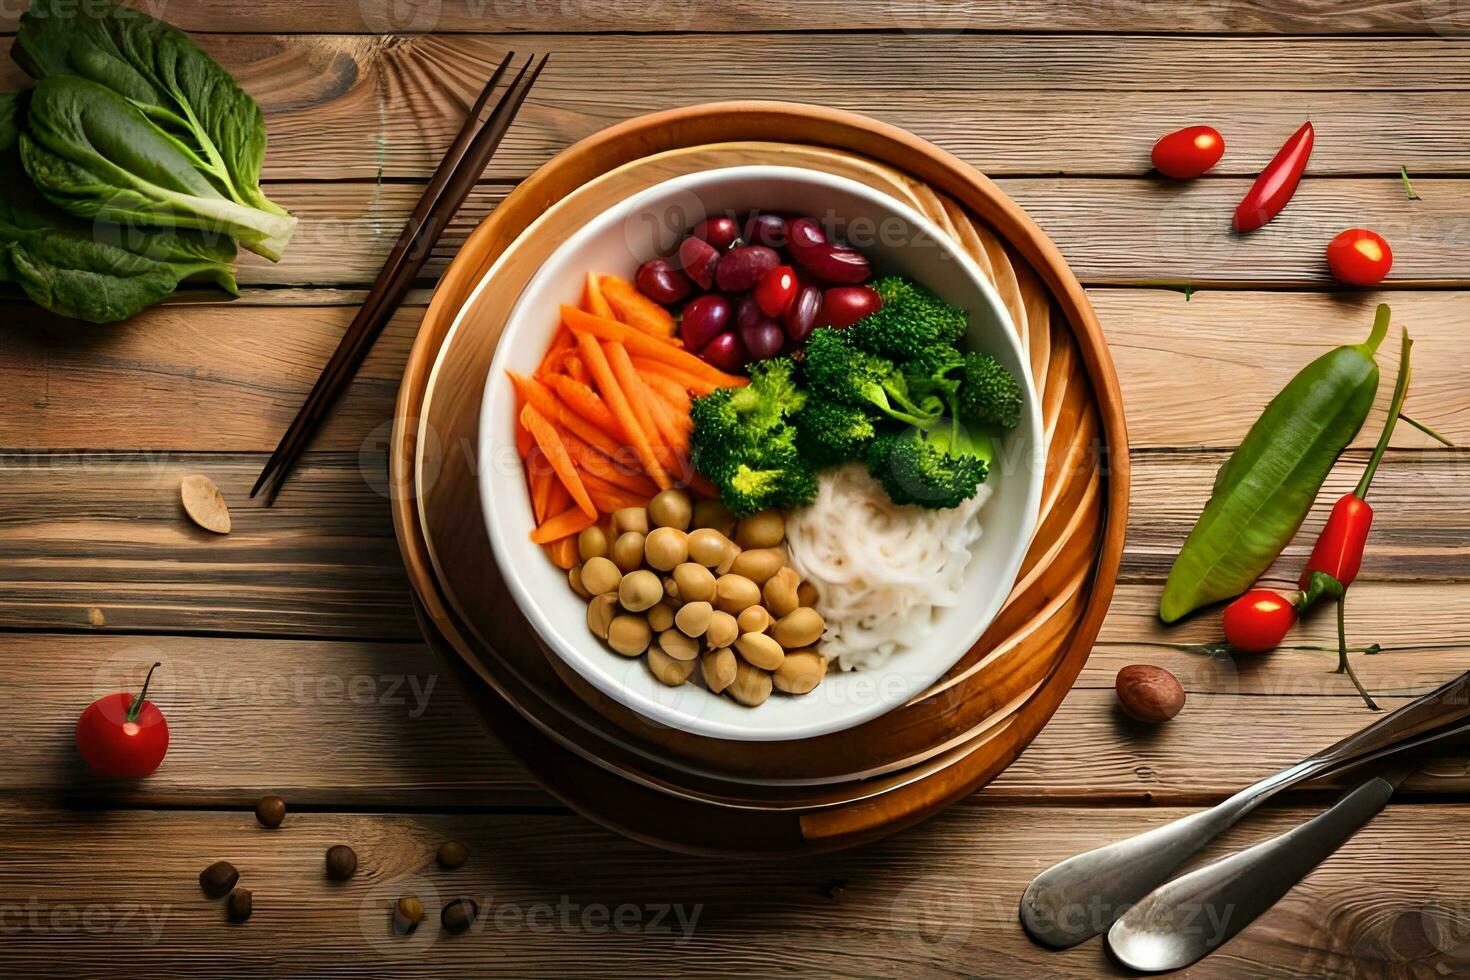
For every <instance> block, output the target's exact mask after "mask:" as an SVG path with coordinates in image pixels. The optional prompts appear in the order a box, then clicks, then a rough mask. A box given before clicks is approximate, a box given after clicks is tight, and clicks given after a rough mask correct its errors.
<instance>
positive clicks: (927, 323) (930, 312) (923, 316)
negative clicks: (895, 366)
mask: <svg viewBox="0 0 1470 980" xmlns="http://www.w3.org/2000/svg"><path fill="white" fill-rule="evenodd" d="M873 289H874V290H875V291H876V292H877V293H878V296H879V297H880V298H881V299H882V300H883V305H882V306H881V307H880V308H879V309H878V310H877V311H876V312H874V313H870V314H868V315H867V316H865V317H863V318H862V319H861V320H859V321H858V322H857V323H854V324H853V325H852V326H851V327H849V328H848V332H849V333H850V334H851V335H852V342H853V344H854V345H855V346H856V347H858V348H859V349H861V350H865V351H868V352H870V353H873V354H881V355H883V356H884V357H893V358H897V359H899V360H907V359H908V358H911V357H918V356H919V355H920V354H922V353H923V352H924V351H925V350H927V349H929V348H931V347H936V346H946V347H953V346H954V345H955V344H958V343H959V342H960V339H961V338H962V337H964V335H965V311H964V310H961V309H960V308H959V307H957V306H951V305H950V304H948V303H946V302H944V301H943V300H941V299H940V298H939V297H937V296H935V295H934V294H933V293H931V292H929V290H927V289H925V288H924V287H923V286H920V285H919V284H918V283H915V282H911V281H910V280H908V279H903V278H900V277H898V276H887V277H885V278H883V279H879V280H878V281H877V282H875V283H873Z"/></svg>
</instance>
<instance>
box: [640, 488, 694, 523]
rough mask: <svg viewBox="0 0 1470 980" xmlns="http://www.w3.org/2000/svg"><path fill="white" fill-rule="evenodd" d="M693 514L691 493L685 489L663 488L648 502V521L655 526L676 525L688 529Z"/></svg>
mask: <svg viewBox="0 0 1470 980" xmlns="http://www.w3.org/2000/svg"><path fill="white" fill-rule="evenodd" d="M691 516H693V505H692V504H690V502H689V494H687V493H685V492H684V491H683V490H677V489H670V490H661V491H659V492H658V493H657V494H656V495H655V496H654V498H653V499H652V500H650V501H649V502H648V521H649V523H650V524H652V525H653V526H654V527H675V528H678V529H679V530H681V531H687V530H689V519H690V517H691Z"/></svg>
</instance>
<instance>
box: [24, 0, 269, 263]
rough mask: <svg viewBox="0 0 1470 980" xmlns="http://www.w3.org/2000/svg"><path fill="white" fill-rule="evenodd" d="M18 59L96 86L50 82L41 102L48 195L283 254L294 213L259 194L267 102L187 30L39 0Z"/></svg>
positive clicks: (110, 10)
mask: <svg viewBox="0 0 1470 980" xmlns="http://www.w3.org/2000/svg"><path fill="white" fill-rule="evenodd" d="M12 56H13V57H14V58H15V60H16V61H17V62H18V63H19V64H20V65H21V67H22V68H24V69H25V70H26V71H27V72H28V73H29V74H30V75H31V76H32V77H34V78H37V79H43V80H56V79H60V78H63V77H66V76H75V77H77V78H79V79H85V80H87V81H90V82H91V83H93V86H94V88H90V89H89V88H88V87H86V86H65V87H53V91H52V92H49V93H47V95H46V96H45V97H44V98H42V99H41V103H42V104H38V105H37V106H36V109H35V116H36V119H37V121H39V122H42V123H44V126H43V127H41V129H40V131H38V132H36V133H35V134H34V136H35V142H36V144H38V146H39V147H44V149H45V150H46V151H47V153H46V154H42V153H40V152H39V150H33V151H31V152H30V154H29V156H28V159H27V163H26V165H27V170H28V171H29V172H30V173H31V174H32V177H33V178H35V177H36V173H37V171H38V170H40V171H41V172H43V173H44V174H45V175H46V176H47V178H48V181H49V183H48V185H45V186H43V187H42V189H43V191H45V192H46V193H47V196H48V197H51V198H52V200H56V201H57V202H58V203H60V204H62V206H63V207H66V208H67V209H68V210H71V211H73V212H74V213H77V214H81V215H83V216H87V217H90V216H93V215H101V216H103V217H107V218H109V219H110V220H117V221H121V222H123V223H129V222H135V221H143V222H146V223H149V224H163V225H168V226H174V227H193V228H203V229H208V230H216V231H224V232H227V233H229V234H231V235H235V236H236V237H238V238H239V239H240V240H241V242H242V243H244V244H245V246H246V247H247V248H249V249H251V251H255V252H259V253H260V254H261V255H264V256H266V257H267V258H270V259H272V260H275V259H278V258H280V255H281V251H282V250H283V249H284V248H285V246H286V243H287V242H288V241H289V240H290V237H291V233H292V231H293V229H294V227H295V224H296V219H295V218H293V217H291V216H290V215H289V214H288V213H287V212H286V211H285V209H283V208H281V207H280V206H279V205H277V204H275V203H274V202H272V201H270V200H269V199H268V198H267V197H266V196H265V195H264V194H263V193H262V192H261V189H260V168H261V164H262V162H263V160H264V158H265V146H266V131H265V122H264V119H263V117H262V115H261V112H260V107H259V106H258V105H257V104H256V103H255V100H254V99H252V98H251V97H250V96H249V95H247V94H246V93H245V92H244V91H243V90H242V89H241V88H240V87H239V85H237V84H236V83H235V80H234V79H233V78H232V77H231V76H230V74H229V72H227V71H225V70H224V69H223V68H222V67H220V65H219V64H218V63H217V62H216V61H215V60H214V59H213V58H211V57H209V55H207V54H205V53H204V51H202V50H201V49H200V48H199V47H198V45H196V44H195V43H194V42H193V41H192V40H191V39H190V38H189V37H188V35H186V34H184V33H183V32H182V31H179V30H176V29H175V28H173V27H170V26H169V25H167V24H165V23H163V22H162V21H159V20H156V19H154V18H152V17H149V16H147V15H146V14H143V13H140V12H139V11H136V10H132V9H131V8H128V7H124V6H122V5H121V4H116V3H111V2H107V0H94V2H90V3H87V4H82V5H80V6H78V5H77V4H75V3H73V2H71V0H34V2H33V3H32V5H31V9H30V10H29V12H27V13H26V15H25V16H23V17H22V18H21V20H20V26H19V29H18V32H17V35H16V39H15V44H14V46H13V48H12ZM46 87H47V83H46V82H43V83H42V85H41V86H39V88H40V89H45V88H46ZM97 88H101V89H105V90H107V91H109V92H110V93H112V94H114V95H115V96H116V97H117V98H118V99H121V100H125V101H126V103H127V104H128V105H130V106H131V107H132V108H133V109H135V110H136V111H137V114H138V116H139V117H141V121H142V122H143V123H146V124H147V125H148V126H149V127H151V128H152V129H153V130H154V133H153V134H152V135H144V130H143V128H142V127H141V126H140V125H139V119H137V118H134V117H132V116H130V115H129V114H127V113H123V112H121V111H119V110H118V109H117V107H116V106H114V105H112V104H111V100H107V99H103V98H102V97H100V96H98V95H97V94H96V89H97ZM93 101H95V102H96V103H97V104H95V105H93V104H91V103H92V102H93ZM33 126H34V124H33ZM67 164H69V165H70V166H67ZM185 169H187V170H190V171H192V173H185V172H184V171H185ZM41 183H42V182H41V181H40V180H39V179H38V180H37V184H38V185H41Z"/></svg>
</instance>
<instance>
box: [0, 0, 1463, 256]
mask: <svg viewBox="0 0 1470 980" xmlns="http://www.w3.org/2000/svg"><path fill="white" fill-rule="evenodd" d="M596 2H597V0H594V5H596ZM671 2H672V3H673V5H674V6H686V7H689V8H690V9H694V8H693V7H692V5H691V3H690V0H671ZM1075 2H1076V3H1078V4H1079V5H1081V4H1085V5H1087V6H1089V7H1090V8H1092V13H1093V14H1095V15H1098V16H1101V17H1104V18H1105V17H1106V11H1108V10H1110V9H1111V4H1109V3H1097V2H1095V0H1093V2H1089V0H1075ZM1223 2H1225V3H1237V2H1238V0H1223ZM507 3H508V4H510V5H512V6H514V5H515V0H497V3H496V6H504V5H506V4H507ZM1262 5H1263V6H1264V4H1262ZM1445 5H1448V3H1446V4H1445ZM311 6H312V5H306V6H305V8H304V9H310V8H311ZM401 6H402V7H403V8H404V9H405V10H409V11H421V10H423V9H424V8H425V7H426V6H433V5H425V4H418V5H413V4H403V5H401ZM535 6H536V7H538V8H551V7H563V8H564V7H566V5H561V4H541V3H537V4H535ZM582 6H584V5H582V4H579V5H578V7H579V8H580V7H582ZM640 6H641V5H638V4H622V5H621V8H622V9H624V10H629V11H632V10H635V9H639V8H640ZM668 6H669V4H662V5H659V7H660V8H661V9H667V8H668ZM713 6H721V9H722V10H724V9H725V8H724V7H723V5H710V4H703V5H699V6H698V8H697V9H698V11H699V12H700V14H701V16H702V15H704V14H706V13H708V12H709V11H710V10H711V8H712V7H713ZM861 6H863V7H866V8H871V7H872V5H871V4H868V5H861ZM901 7H902V9H904V10H910V11H915V12H918V13H920V14H922V11H924V10H929V9H932V4H926V5H916V4H904V5H901ZM348 9H355V8H352V7H351V5H349V8H348ZM853 17H854V12H853V11H852V10H850V9H849V10H845V11H844V12H843V14H842V15H841V16H840V17H836V18H834V19H832V20H830V21H828V22H827V23H825V24H823V25H822V26H823V27H824V28H829V29H830V28H831V27H833V26H839V25H840V26H843V27H848V26H853V27H856V26H859V24H857V23H853ZM857 17H858V20H859V21H861V15H857ZM1195 17H1196V14H1195V12H1194V10H1193V8H1191V12H1190V14H1189V15H1188V16H1187V17H1178V16H1171V17H1170V20H1171V21H1175V22H1177V21H1182V20H1188V21H1191V22H1193V21H1194V20H1195ZM1465 20H1466V24H1465V25H1464V26H1465V27H1466V28H1467V29H1470V16H1467V17H1465ZM757 23H758V21H757ZM693 26H700V25H697V24H696V25H693ZM315 29H316V30H329V29H330V28H326V27H321V28H315ZM585 29H587V28H584V27H582V26H578V27H577V28H575V29H574V30H576V31H582V30H585ZM1176 33H1177V32H1176V30H1175V28H1174V27H1173V26H1171V27H1170V28H1169V29H1168V34H1169V35H1171V36H1128V37H1112V38H1109V39H1108V41H1107V43H1098V42H1097V41H1096V40H1095V39H1091V38H1088V37H1079V36H1075V35H1019V36H1017V35H1009V36H1006V35H1000V36H997V35H970V36H953V35H944V34H938V35H936V34H928V33H912V34H900V35H897V36H885V37H881V38H875V37H873V36H872V35H868V34H847V35H842V34H822V35H811V34H804V33H784V34H768V35H758V36H750V35H743V36H720V35H708V34H706V35H693V36H690V35H679V34H667V35H652V36H646V37H628V36H620V37H614V38H606V37H595V36H586V35H583V34H579V33H572V34H560V35H557V34H533V35H525V36H518V37H513V38H508V37H453V36H427V37H393V38H388V39H384V38H378V37H369V36H364V37H344V36H340V35H325V36H323V35H298V36H286V37H281V36H270V35H243V36H242V35H230V36H224V35H201V36H200V37H199V40H200V42H201V43H202V44H203V45H204V47H205V48H206V49H207V50H209V51H210V52H211V53H212V54H214V55H215V56H216V57H217V58H218V59H219V60H220V61H221V62H222V63H223V64H224V65H225V66H226V67H227V68H228V69H230V71H232V72H233V73H234V74H235V75H236V76H237V77H238V78H239V80H240V82H241V84H242V85H244V87H245V88H246V89H247V90H248V91H249V92H250V93H251V94H252V95H254V96H255V97H256V98H257V99H258V100H259V101H260V102H261V104H262V107H263V108H264V110H265V113H266V120H267V123H268V126H269V130H270V151H269V152H268V153H267V155H266V167H265V176H266V178H267V179H268V180H272V181H280V180H309V181H320V180H322V179H323V178H330V179H334V180H341V179H358V180H377V179H380V178H384V177H387V178H416V179H425V178H427V176H428V174H429V173H430V172H432V170H433V168H434V167H435V166H436V165H437V164H438V162H439V160H440V159H441V157H442V156H443V153H444V150H445V149H446V148H447V146H448V145H449V142H450V140H451V139H452V137H453V135H454V133H455V132H456V131H457V130H458V129H459V126H460V124H461V121H462V119H463V114H464V112H465V110H466V109H467V107H468V106H469V105H470V103H471V102H472V101H473V100H474V97H475V95H476V94H477V93H478V91H479V89H480V87H481V86H482V85H483V84H484V79H485V78H487V77H488V76H489V74H490V72H491V70H492V69H493V66H494V65H495V64H497V63H498V62H499V60H500V59H501V58H502V57H503V56H504V54H505V52H506V50H507V49H508V48H515V49H517V50H519V51H521V52H523V53H524V52H529V51H537V52H542V51H547V52H550V53H551V55H552V60H551V64H550V67H549V68H548V70H547V72H546V74H545V75H544V76H543V77H542V79H541V80H540V81H539V82H538V84H537V88H536V91H535V92H534V93H533V95H532V97H531V99H530V100H529V101H528V103H527V104H526V106H525V108H524V109H523V110H522V112H521V113H520V115H519V117H518V118H517V121H516V124H515V126H514V127H513V128H512V130H511V131H510V133H509V134H508V135H507V138H506V141H505V143H504V145H503V146H502V147H501V149H500V151H499V153H498V154H497V156H496V160H495V161H494V163H493V164H492V166H491V168H490V170H489V171H488V176H489V177H490V178H492V179H495V180H501V181H505V180H516V179H519V178H522V177H524V176H526V175H527V174H529V173H530V172H531V171H532V170H534V169H535V168H536V167H538V166H540V165H541V164H542V163H543V162H544V161H545V160H546V159H547V158H548V157H550V156H551V155H553V154H554V153H557V152H559V151H560V150H562V149H563V148H565V147H566V146H569V145H570V144H571V143H573V142H575V141H576V140H578V139H581V138H582V137H584V136H587V135H590V134H591V133H594V132H596V131H598V130H600V129H602V128H604V127H606V126H609V125H611V124H613V123H615V122H618V121H621V120H623V119H626V118H628V117H629V116H634V115H639V114H642V113H646V112H653V111H657V110H660V109H667V108H672V107H675V106H681V105H693V104H697V103H700V102H710V101H720V100H724V99H729V98H732V97H752V98H768V99H783V100H787V101H797V102H820V103H822V104H825V105H831V106H834V107H837V108H843V109H850V110H853V111H856V112H863V113H870V114H876V115H878V116H879V117H881V118H882V119H884V120H885V121H888V122H892V123H895V124H897V125H900V126H903V127H906V128H908V129H911V130H912V131H914V132H915V133H918V134H919V135H922V136H924V137H926V138H928V139H931V140H933V141H934V142H936V143H938V144H940V145H941V146H943V147H944V148H946V149H948V150H951V151H952V152H954V153H956V154H958V155H959V156H961V157H962V158H964V159H965V160H967V161H969V162H971V163H973V164H974V165H976V166H977V167H979V168H981V169H982V170H984V171H986V172H988V173H991V174H997V175H1005V174H1048V173H1067V174H1131V175H1141V174H1144V173H1146V172H1147V171H1148V170H1149V169H1150V164H1149V162H1148V153H1149V149H1150V147H1151V146H1152V145H1153V142H1154V140H1155V139H1157V138H1158V137H1159V136H1160V135H1162V134H1163V133H1165V132H1168V131H1170V130H1172V129H1176V128H1178V127H1179V126H1182V125H1185V124H1188V123H1192V122H1209V123H1211V124H1213V125H1215V126H1216V127H1218V128H1219V129H1220V131H1221V132H1222V133H1224V134H1225V138H1226V140H1227V142H1228V144H1229V152H1227V154H1226V155H1225V158H1224V159H1223V160H1222V161H1221V163H1220V164H1219V166H1218V168H1217V171H1216V173H1217V174H1230V175H1237V176H1239V175H1248V174H1254V173H1255V172H1256V171H1257V170H1259V169H1260V167H1261V166H1263V165H1264V164H1265V162H1266V161H1267V160H1269V159H1270V158H1271V156H1272V155H1273V154H1274V153H1275V151H1276V149H1277V148H1278V147H1279V146H1280V145H1281V142H1282V141H1283V140H1284V139H1285V138H1286V137H1287V136H1288V135H1289V134H1290V133H1291V132H1292V131H1294V130H1295V129H1296V128H1297V127H1298V126H1300V125H1301V122H1302V120H1304V119H1308V118H1310V119H1312V120H1313V121H1314V123H1315V125H1316V126H1317V129H1318V132H1319V134H1320V139H1319V141H1318V144H1317V146H1316V148H1315V150H1314V154H1313V157H1312V172H1313V173H1314V174H1339V175H1343V174H1352V175H1363V174H1379V175H1383V176H1395V175H1397V173H1398V168H1399V167H1400V166H1406V167H1408V168H1409V170H1410V172H1411V173H1424V174H1430V173H1438V174H1451V173H1460V174H1464V173H1467V172H1470V155H1467V153H1466V147H1465V142H1464V140H1463V139H1461V138H1460V137H1461V134H1463V133H1464V132H1465V130H1466V129H1467V128H1470V91H1467V89H1470V53H1467V52H1466V51H1465V50H1464V46H1463V45H1458V44H1454V43H1451V42H1450V41H1448V40H1446V39H1445V38H1442V37H1438V36H1430V37H1427V38H1422V39H1391V38H1363V39H1355V38H1326V39H1324V38H1314V39H1309V40H1308V39H1299V40H1292V39H1269V38H1189V37H1178V36H1172V35H1174V34H1176ZM8 43H9V42H8V40H0V44H8ZM818 50H820V51H821V52H822V55H821V57H820V58H814V57H813V54H814V52H816V51H818ZM833 63H836V64H843V63H853V64H856V63H861V64H862V66H863V70H862V71H861V72H842V71H837V72H833V71H829V70H828V69H827V67H826V66H828V65H831V64H833ZM752 64H759V65H760V66H761V71H760V77H759V84H757V85H754V86H745V87H743V88H740V89H738V90H734V89H732V88H731V86H730V84H729V79H730V78H734V77H746V76H748V74H749V72H750V66H751V65H752ZM1246 64H1248V65H1249V66H1250V70H1249V71H1243V70H1242V65H1246ZM650 65H657V66H659V70H657V71H649V70H648V66H650ZM1343 65H1351V66H1353V75H1354V82H1355V84H1354V86H1353V95H1352V97H1351V98H1344V97H1343V95H1342V94H1341V93H1342V89H1343V75H1342V66H1343ZM609 78H616V79H617V80H618V83H617V84H616V85H614V86H609V85H608V84H606V82H607V79H609ZM24 83H25V78H24V76H23V74H22V73H21V72H20V70H19V69H18V68H17V67H15V66H14V65H9V64H7V63H0V84H3V86H4V88H6V89H12V88H17V87H20V86H21V85H23V84H24ZM1425 91H1432V92H1433V97H1432V98H1426V97H1425V95H1424V92H1425ZM1224 93H1228V97H1226V96H1225V95H1224ZM1082 147H1085V148H1086V152H1079V149H1080V148H1082ZM1421 191H1422V188H1421ZM303 230H304V229H303Z"/></svg>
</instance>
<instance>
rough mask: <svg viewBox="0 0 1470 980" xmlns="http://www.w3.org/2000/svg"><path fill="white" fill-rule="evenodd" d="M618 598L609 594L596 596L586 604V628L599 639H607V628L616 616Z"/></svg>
mask: <svg viewBox="0 0 1470 980" xmlns="http://www.w3.org/2000/svg"><path fill="white" fill-rule="evenodd" d="M617 610H618V597H617V596H616V595H615V594H614V593H611V592H605V593H603V594H602V595H600V596H596V597H595V598H593V600H592V601H591V602H589V603H587V628H588V629H590V630H591V631H592V632H593V634H594V635H595V636H597V637H598V638H600V639H603V640H605V639H607V630H608V627H609V626H610V625H611V624H612V621H613V617H614V616H616V615H617Z"/></svg>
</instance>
